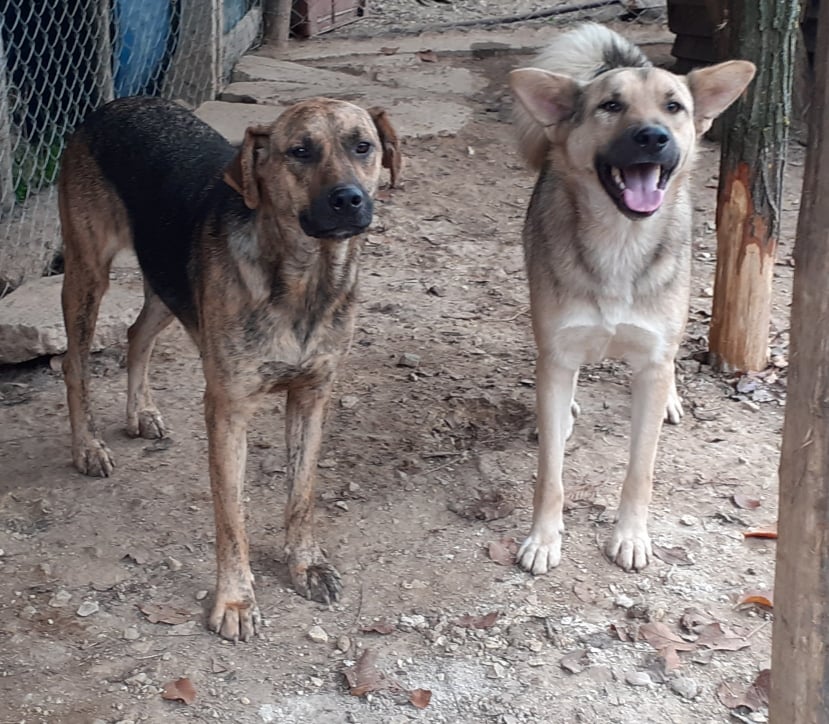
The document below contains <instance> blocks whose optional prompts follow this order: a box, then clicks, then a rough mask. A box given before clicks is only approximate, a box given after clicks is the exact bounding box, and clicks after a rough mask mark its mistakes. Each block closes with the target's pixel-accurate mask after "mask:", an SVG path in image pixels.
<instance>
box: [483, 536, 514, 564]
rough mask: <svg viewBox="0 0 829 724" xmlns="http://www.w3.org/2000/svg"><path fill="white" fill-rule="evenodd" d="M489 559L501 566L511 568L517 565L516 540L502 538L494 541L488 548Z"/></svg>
mask: <svg viewBox="0 0 829 724" xmlns="http://www.w3.org/2000/svg"><path fill="white" fill-rule="evenodd" d="M488 552H489V557H490V558H491V559H492V560H493V561H494V562H495V563H497V564H498V565H499V566H511V565H513V564H514V563H515V556H516V554H517V553H518V543H517V541H516V540H515V538H502V539H501V540H499V541H492V542H491V543H490V544H489V546H488Z"/></svg>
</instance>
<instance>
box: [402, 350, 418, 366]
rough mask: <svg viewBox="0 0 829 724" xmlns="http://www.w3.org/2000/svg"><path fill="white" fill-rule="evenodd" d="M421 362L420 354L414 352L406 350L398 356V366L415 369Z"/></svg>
mask: <svg viewBox="0 0 829 724" xmlns="http://www.w3.org/2000/svg"><path fill="white" fill-rule="evenodd" d="M419 364H420V355H418V354H414V353H413V352H404V353H403V354H401V355H400V357H398V358H397V366H398V367H411V368H412V369H415V368H416V367H417V366H418V365H419Z"/></svg>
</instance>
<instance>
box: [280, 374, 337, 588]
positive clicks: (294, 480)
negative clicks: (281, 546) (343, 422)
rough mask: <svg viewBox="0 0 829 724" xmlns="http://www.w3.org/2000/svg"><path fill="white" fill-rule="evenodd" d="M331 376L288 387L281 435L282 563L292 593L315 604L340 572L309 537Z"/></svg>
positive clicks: (310, 535)
mask: <svg viewBox="0 0 829 724" xmlns="http://www.w3.org/2000/svg"><path fill="white" fill-rule="evenodd" d="M332 384H333V382H332V380H331V379H326V380H324V381H321V382H317V383H315V384H308V383H305V384H300V385H297V386H295V387H292V388H290V389H289V390H288V403H287V409H286V424H285V435H286V439H287V444H288V486H289V487H288V503H287V506H286V508H285V528H286V542H285V549H286V552H287V554H288V568H289V570H290V572H291V580H292V581H293V584H294V588H295V589H296V591H297V593H300V594H302V595H303V596H305V597H306V598H310V599H312V600H314V601H319V602H320V603H326V604H328V603H331V602H333V601H336V600H337V599H338V598H339V596H340V592H341V591H342V583H341V582H340V574H339V573H338V572H337V569H336V568H334V566H332V565H331V564H330V563H329V562H328V560H327V558H326V557H325V554H324V553H323V551H322V549H321V548H320V547H319V545H318V544H317V542H316V540H315V539H314V482H315V477H316V469H317V459H318V457H319V451H320V444H321V442H322V426H323V422H324V420H325V412H326V408H327V406H328V399H329V397H330V396H331V387H332Z"/></svg>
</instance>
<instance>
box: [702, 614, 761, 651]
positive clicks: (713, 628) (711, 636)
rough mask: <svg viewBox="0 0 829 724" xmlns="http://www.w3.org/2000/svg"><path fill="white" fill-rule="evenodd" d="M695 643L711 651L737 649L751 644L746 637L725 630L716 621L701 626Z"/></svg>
mask: <svg viewBox="0 0 829 724" xmlns="http://www.w3.org/2000/svg"><path fill="white" fill-rule="evenodd" d="M696 644H697V646H703V647H705V648H707V649H711V650H712V651H739V650H740V649H744V648H747V647H748V646H750V645H751V644H750V643H749V641H748V640H747V639H744V638H743V637H742V636H737V634H735V633H733V632H732V631H729V630H727V629H726V628H725V627H724V626H723V625H722V624H721V623H719V622H718V621H715V622H714V623H709V624H708V625H707V626H704V627H703V629H702V630H701V631H700V634H699V638H698V639H697V640H696Z"/></svg>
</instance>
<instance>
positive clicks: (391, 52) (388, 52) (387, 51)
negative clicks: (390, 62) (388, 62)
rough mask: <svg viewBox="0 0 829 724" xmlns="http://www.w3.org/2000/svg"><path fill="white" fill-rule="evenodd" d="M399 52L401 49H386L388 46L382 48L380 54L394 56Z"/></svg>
mask: <svg viewBox="0 0 829 724" xmlns="http://www.w3.org/2000/svg"><path fill="white" fill-rule="evenodd" d="M398 50H399V48H389V47H386V46H383V47H382V48H380V52H381V53H382V54H383V55H394V54H395V53H396V52H397V51H398Z"/></svg>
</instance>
